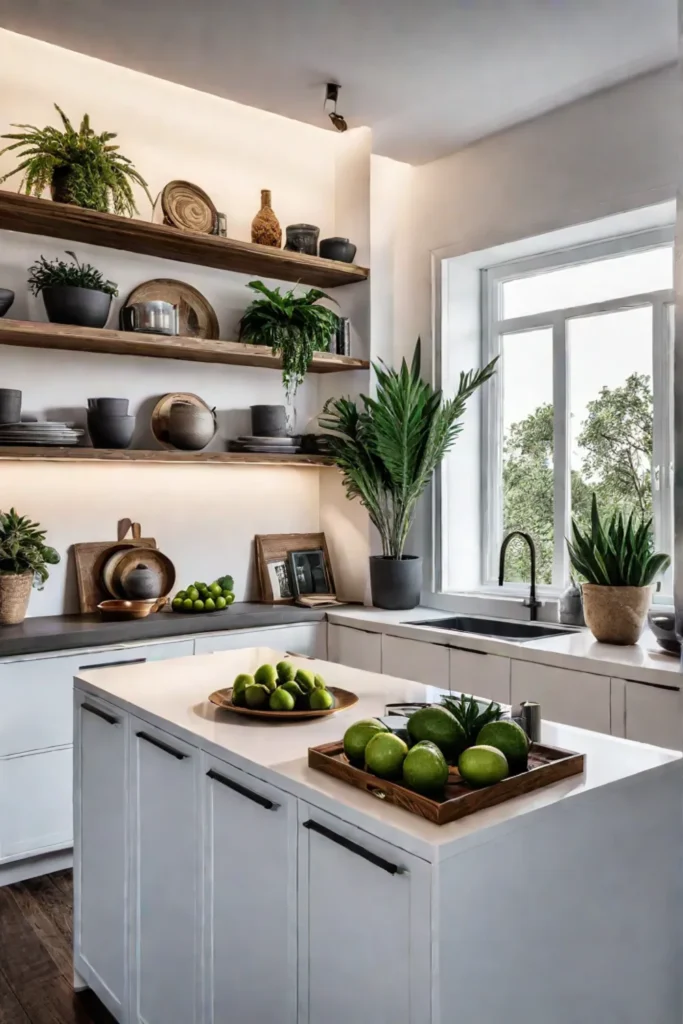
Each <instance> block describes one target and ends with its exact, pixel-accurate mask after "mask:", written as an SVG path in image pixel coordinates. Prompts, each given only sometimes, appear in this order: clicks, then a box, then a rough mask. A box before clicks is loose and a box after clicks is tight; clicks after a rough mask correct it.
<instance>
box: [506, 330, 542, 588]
mask: <svg viewBox="0 0 683 1024" xmlns="http://www.w3.org/2000/svg"><path fill="white" fill-rule="evenodd" d="M501 352H502V357H503V358H502V363H503V368H502V375H503V528H504V531H505V533H506V534H507V533H509V532H510V530H524V531H525V532H527V533H530V534H531V536H532V537H533V538H534V541H535V542H536V546H537V551H538V563H539V564H538V575H537V578H538V580H539V582H541V583H550V582H552V571H553V332H552V330H551V329H550V328H544V329H543V330H538V331H523V332H521V333H519V334H505V335H503V336H502V337H501ZM501 540H502V538H501ZM529 573H530V566H529V551H528V548H527V546H526V544H524V543H523V541H520V540H518V539H516V540H514V541H512V542H511V544H510V547H509V548H508V555H507V563H506V573H505V579H506V581H507V582H515V581H521V580H524V581H528V580H529Z"/></svg>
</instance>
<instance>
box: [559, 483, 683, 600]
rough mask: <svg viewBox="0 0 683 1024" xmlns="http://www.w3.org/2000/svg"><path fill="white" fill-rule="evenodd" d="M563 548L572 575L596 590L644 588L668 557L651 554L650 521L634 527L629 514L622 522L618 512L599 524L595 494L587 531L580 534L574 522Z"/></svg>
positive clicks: (662, 568) (652, 551)
mask: <svg viewBox="0 0 683 1024" xmlns="http://www.w3.org/2000/svg"><path fill="white" fill-rule="evenodd" d="M567 548H568V550H569V557H570V559H571V563H572V566H573V568H574V569H575V571H576V572H577V573H579V574H580V575H581V576H582V577H583V578H584V580H585V581H586V582H587V583H594V584H596V585H597V586H600V587H648V586H650V584H651V583H653V582H654V580H655V578H656V577H657V576H658V575H659V574H660V573H663V572H666V570H667V569H668V568H669V566H670V565H671V559H670V558H669V556H668V555H665V554H661V553H656V552H655V551H654V544H653V539H652V519H647V520H646V519H645V518H644V517H643V518H642V519H641V521H640V523H636V521H635V514H634V512H631V514H630V515H629V517H628V519H627V520H626V521H625V520H624V517H623V516H622V514H621V512H620V511H619V512H615V513H614V514H613V516H612V517H611V519H609V520H605V521H603V520H602V519H601V518H600V513H599V511H598V501H597V498H596V496H595V494H594V495H593V501H592V505H591V519H590V528H589V529H585V528H584V529H583V530H582V529H581V527H580V526H579V524H578V523H577V521H576V520H575V519H574V520H573V521H572V540H571V541H569V540H567Z"/></svg>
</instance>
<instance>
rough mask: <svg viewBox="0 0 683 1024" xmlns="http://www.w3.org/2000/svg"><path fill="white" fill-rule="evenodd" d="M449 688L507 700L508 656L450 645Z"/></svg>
mask: <svg viewBox="0 0 683 1024" xmlns="http://www.w3.org/2000/svg"><path fill="white" fill-rule="evenodd" d="M450 683H451V690H455V691H456V692H457V693H473V694H474V695H475V697H482V698H483V699H484V700H495V701H498V703H499V704H509V703H510V659H509V658H501V656H500V655H499V654H480V653H479V651H463V650H460V649H458V648H455V647H452V648H451V653H450Z"/></svg>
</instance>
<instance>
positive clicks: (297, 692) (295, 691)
mask: <svg viewBox="0 0 683 1024" xmlns="http://www.w3.org/2000/svg"><path fill="white" fill-rule="evenodd" d="M279 688H280V689H281V690H286V691H287V693H291V695H292V697H293V698H294V700H301V698H302V697H303V695H304V694H303V690H302V689H301V687H300V686H299V684H298V683H295V682H294V680H293V679H290V681H289V682H288V683H280V687H279Z"/></svg>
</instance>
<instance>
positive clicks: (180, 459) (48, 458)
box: [0, 446, 333, 468]
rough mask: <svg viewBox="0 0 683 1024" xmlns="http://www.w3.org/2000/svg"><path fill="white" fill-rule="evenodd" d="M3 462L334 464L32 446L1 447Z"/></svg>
mask: <svg viewBox="0 0 683 1024" xmlns="http://www.w3.org/2000/svg"><path fill="white" fill-rule="evenodd" d="M0 461H2V462H35V461H40V462H144V463H147V464H148V465H149V464H152V463H157V462H163V463H169V462H171V463H173V462H175V463H184V464H197V463H198V464H201V465H220V466H223V465H249V466H297V467H299V468H305V467H306V466H314V467H320V466H331V465H333V463H332V460H331V459H328V458H326V457H325V456H323V455H279V454H276V455H266V454H264V455H256V454H253V453H252V452H181V451H138V450H137V449H134V448H126V449H121V450H119V449H114V448H37V447H36V448H33V447H26V448H20V447H18V446H17V447H10V448H2V447H0Z"/></svg>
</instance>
